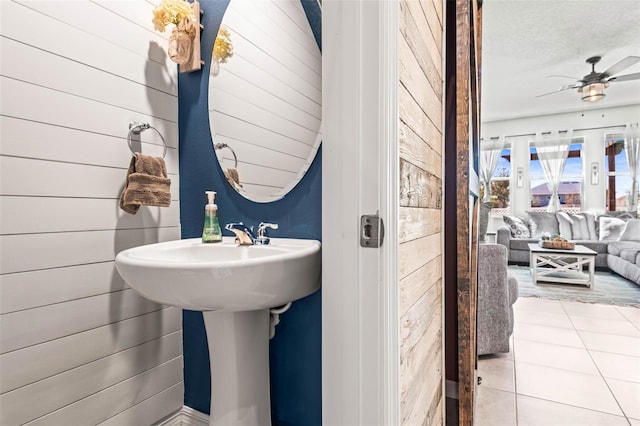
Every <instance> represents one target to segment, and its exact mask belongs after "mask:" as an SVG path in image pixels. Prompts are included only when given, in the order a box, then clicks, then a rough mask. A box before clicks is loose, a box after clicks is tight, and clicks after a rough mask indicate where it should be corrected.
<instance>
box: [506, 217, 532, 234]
mask: <svg viewBox="0 0 640 426" xmlns="http://www.w3.org/2000/svg"><path fill="white" fill-rule="evenodd" d="M502 220H504V223H506V224H507V225H509V231H511V236H512V237H513V238H531V232H530V231H529V225H528V224H527V223H526V222H525V221H524V219H522V218H520V217H517V216H509V215H504V216H502Z"/></svg>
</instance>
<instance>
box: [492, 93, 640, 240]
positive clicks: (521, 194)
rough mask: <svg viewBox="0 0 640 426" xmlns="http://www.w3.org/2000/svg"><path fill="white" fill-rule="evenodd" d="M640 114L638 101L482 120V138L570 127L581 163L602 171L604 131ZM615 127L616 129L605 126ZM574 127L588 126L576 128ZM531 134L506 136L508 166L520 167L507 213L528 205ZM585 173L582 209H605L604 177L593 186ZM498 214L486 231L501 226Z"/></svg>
mask: <svg viewBox="0 0 640 426" xmlns="http://www.w3.org/2000/svg"><path fill="white" fill-rule="evenodd" d="M638 117H640V104H635V105H630V106H624V107H611V108H601V109H597V110H590V111H575V112H570V113H563V114H550V115H541V116H534V117H522V118H517V119H510V120H500V121H490V122H483V123H482V138H483V139H485V140H486V139H489V138H492V137H499V136H509V135H530V134H534V133H536V132H548V131H558V130H566V129H574V134H573V135H574V138H576V137H583V138H584V145H583V150H582V153H583V156H584V157H583V165H589V164H591V163H594V162H595V163H598V165H599V170H600V171H601V173H602V171H603V170H605V164H604V136H605V134H608V133H621V132H623V131H624V126H625V125H626V124H627V123H633V122H637V121H638ZM610 126H619V128H613V127H612V128H608V127H610ZM578 129H592V130H580V131H578ZM532 139H533V137H532V136H521V137H517V138H508V139H507V143H509V142H510V143H511V149H512V151H511V168H512V170H513V171H515V170H516V168H517V167H523V169H524V184H523V185H522V187H521V188H518V187H516V185H515V184H514V183H513V182H512V184H511V194H510V205H511V213H512V214H516V215H521V214H524V212H525V211H526V210H529V206H530V201H529V200H530V176H529V146H528V142H530V141H531V140H532ZM585 173H589V169H588V167H586V166H585V167H583V177H582V180H583V184H584V185H585V186H584V187H583V191H582V193H583V198H582V206H583V210H585V211H594V212H603V211H604V210H605V203H606V200H605V194H606V180H605V179H602V178H601V179H599V182H598V184H597V185H592V184H591V183H590V182H589V181H588V179H586V176H585ZM502 223H503V221H502V217H501V216H493V217H492V220H491V221H490V223H489V229H488V230H489V232H493V231H495V229H496V228H497V227H499V226H500V225H502Z"/></svg>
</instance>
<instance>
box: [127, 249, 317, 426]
mask: <svg viewBox="0 0 640 426" xmlns="http://www.w3.org/2000/svg"><path fill="white" fill-rule="evenodd" d="M320 265H321V255H320V242H319V241H316V240H300V239H290V238H272V239H271V244H270V245H266V246H260V245H256V246H238V245H237V244H235V243H234V239H233V237H225V238H223V242H222V243H216V244H202V243H201V241H200V239H199V238H197V239H195V238H194V239H187V240H178V241H170V242H166V243H159V244H150V245H146V246H140V247H135V248H132V249H129V250H125V251H123V252H121V253H119V254H118V255H117V256H116V267H117V269H118V272H120V275H122V277H123V278H124V280H125V281H126V282H127V284H129V285H130V286H131V287H132V288H133V289H134V290H136V291H137V292H138V293H140V294H141V295H142V296H144V297H146V298H148V299H151V300H153V301H155V302H158V303H163V304H167V305H172V306H176V307H179V308H182V309H190V310H196V311H203V316H204V323H205V327H206V330H207V341H208V345H209V357H210V362H211V365H210V367H211V416H210V423H209V424H210V425H215V426H222V425H224V426H228V425H238V426H249V425H251V426H257V425H260V426H264V425H270V424H271V413H270V399H269V398H270V397H269V309H270V308H274V307H277V306H282V305H284V304H286V303H288V302H290V301H293V300H297V299H300V298H302V297H304V296H307V295H309V294H311V293H313V292H314V291H316V290H317V289H318V288H320V270H321V267H320Z"/></svg>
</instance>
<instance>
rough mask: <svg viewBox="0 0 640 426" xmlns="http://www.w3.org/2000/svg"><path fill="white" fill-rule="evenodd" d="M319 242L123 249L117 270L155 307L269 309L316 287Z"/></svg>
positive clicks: (227, 241)
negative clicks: (154, 303)
mask: <svg viewBox="0 0 640 426" xmlns="http://www.w3.org/2000/svg"><path fill="white" fill-rule="evenodd" d="M320 264H321V254H320V242H318V241H316V240H301V239H290V238H272V239H271V244H270V245H255V246H239V245H238V244H236V243H235V242H234V238H233V237H224V238H223V241H222V243H215V244H202V242H201V240H200V239H199V238H192V239H186V240H177V241H169V242H165V243H158V244H149V245H145V246H140V247H135V248H132V249H128V250H124V251H122V252H121V253H119V254H118V255H117V256H116V267H117V269H118V272H120V275H122V277H123V278H124V280H125V281H126V282H127V283H128V284H129V285H130V286H131V287H132V288H133V289H134V290H136V291H137V292H138V293H140V294H141V295H143V296H144V297H146V298H147V299H150V300H153V301H155V302H158V303H163V304H167V305H172V306H177V307H179V308H182V309H190V310H196V311H250V310H258V309H265V308H273V307H276V306H281V305H284V304H286V303H288V302H290V301H292V300H296V299H300V298H302V297H304V296H307V295H309V294H311V293H313V292H314V291H316V290H317V289H318V288H319V287H320Z"/></svg>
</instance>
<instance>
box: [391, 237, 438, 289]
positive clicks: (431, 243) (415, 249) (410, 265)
mask: <svg viewBox="0 0 640 426" xmlns="http://www.w3.org/2000/svg"><path fill="white" fill-rule="evenodd" d="M441 238H442V236H441V234H440V233H437V234H433V235H430V236H428V237H424V238H419V239H417V240H411V241H408V242H406V243H402V244H400V253H399V257H400V279H402V278H404V277H406V276H407V275H409V274H410V273H412V272H413V271H416V270H417V269H419V268H420V267H422V266H423V265H425V264H426V263H428V262H429V261H431V259H433V258H435V257H437V256H439V255H440V250H436V247H440V245H441Z"/></svg>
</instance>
